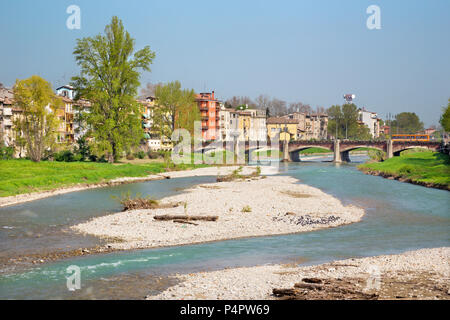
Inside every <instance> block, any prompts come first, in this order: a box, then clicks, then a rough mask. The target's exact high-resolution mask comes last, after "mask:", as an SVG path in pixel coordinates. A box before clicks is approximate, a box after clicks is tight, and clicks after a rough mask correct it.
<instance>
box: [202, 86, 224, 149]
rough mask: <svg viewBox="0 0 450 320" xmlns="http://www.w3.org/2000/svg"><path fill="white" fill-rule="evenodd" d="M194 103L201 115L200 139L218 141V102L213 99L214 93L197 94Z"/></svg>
mask: <svg viewBox="0 0 450 320" xmlns="http://www.w3.org/2000/svg"><path fill="white" fill-rule="evenodd" d="M196 101H197V105H198V108H199V110H200V114H201V121H202V139H203V140H205V141H208V140H216V139H218V137H219V136H218V134H219V129H220V118H219V113H220V109H221V108H220V101H219V100H217V99H215V97H214V91H213V92H211V93H210V92H204V93H200V94H198V95H197V99H196Z"/></svg>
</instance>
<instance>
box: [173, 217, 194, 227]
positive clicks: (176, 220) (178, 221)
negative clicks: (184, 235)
mask: <svg viewBox="0 0 450 320" xmlns="http://www.w3.org/2000/svg"><path fill="white" fill-rule="evenodd" d="M173 222H175V223H186V224H193V225H194V226H198V223H194V222H189V221H186V220H182V219H174V220H173Z"/></svg>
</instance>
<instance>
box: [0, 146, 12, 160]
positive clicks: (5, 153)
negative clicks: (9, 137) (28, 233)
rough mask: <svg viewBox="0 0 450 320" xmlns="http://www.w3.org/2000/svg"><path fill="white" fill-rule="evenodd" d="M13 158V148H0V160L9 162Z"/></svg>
mask: <svg viewBox="0 0 450 320" xmlns="http://www.w3.org/2000/svg"><path fill="white" fill-rule="evenodd" d="M13 157H14V148H13V147H0V159H1V160H11V159H12V158H13Z"/></svg>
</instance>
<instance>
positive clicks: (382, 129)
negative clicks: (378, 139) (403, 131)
mask: <svg viewBox="0 0 450 320" xmlns="http://www.w3.org/2000/svg"><path fill="white" fill-rule="evenodd" d="M390 129H391V127H389V126H387V125H384V126H381V127H380V134H381V133H382V134H384V135H389V130H390Z"/></svg>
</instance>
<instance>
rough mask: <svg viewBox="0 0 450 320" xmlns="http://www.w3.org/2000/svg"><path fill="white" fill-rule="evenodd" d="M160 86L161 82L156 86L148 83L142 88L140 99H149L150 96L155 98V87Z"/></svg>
mask: <svg viewBox="0 0 450 320" xmlns="http://www.w3.org/2000/svg"><path fill="white" fill-rule="evenodd" d="M162 84H163V83H162V82H158V83H157V84H153V83H150V82H149V83H147V85H146V86H145V88H143V89H142V90H141V97H142V98H147V97H150V96H155V90H156V87H157V86H159V85H162Z"/></svg>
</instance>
